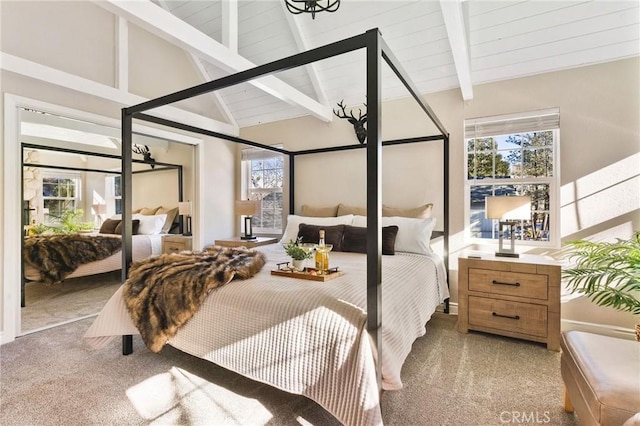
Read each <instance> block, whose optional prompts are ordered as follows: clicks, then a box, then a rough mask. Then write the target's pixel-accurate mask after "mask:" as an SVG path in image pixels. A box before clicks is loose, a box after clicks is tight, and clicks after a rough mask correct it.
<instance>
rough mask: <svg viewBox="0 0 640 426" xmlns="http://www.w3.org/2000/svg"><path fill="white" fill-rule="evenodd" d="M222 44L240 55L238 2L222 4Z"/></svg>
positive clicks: (226, 0) (231, 0)
mask: <svg viewBox="0 0 640 426" xmlns="http://www.w3.org/2000/svg"><path fill="white" fill-rule="evenodd" d="M222 44H223V45H224V46H226V47H227V48H228V49H229V50H231V51H232V52H234V53H238V0H225V1H223V2H222Z"/></svg>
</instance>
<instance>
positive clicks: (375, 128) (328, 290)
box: [85, 29, 449, 424]
mask: <svg viewBox="0 0 640 426" xmlns="http://www.w3.org/2000/svg"><path fill="white" fill-rule="evenodd" d="M357 49H366V72H367V76H366V77H367V83H366V88H367V93H366V96H367V108H368V111H367V113H368V128H367V143H366V144H364V145H348V146H339V147H329V148H318V149H308V150H301V151H288V150H285V149H279V148H274V147H271V146H267V145H263V144H260V143H257V142H253V141H249V140H245V139H241V138H238V137H234V136H228V135H224V134H221V133H218V132H213V131H209V130H205V129H199V128H196V127H193V126H189V125H185V124H182V123H178V122H175V121H171V120H166V119H160V118H157V117H154V116H152V115H148V114H146V113H144V111H148V110H151V109H153V108H157V107H159V106H162V105H166V104H170V103H173V102H177V101H180V100H184V99H187V98H190V97H193V96H196V95H200V94H204V93H207V92H211V91H214V90H218V89H221V88H224V87H229V86H232V85H234V84H238V83H241V82H246V81H248V80H251V79H254V78H258V77H261V76H264V75H268V74H272V73H274V72H277V71H281V70H285V69H289V68H293V67H297V66H302V65H306V64H309V63H312V62H315V61H319V60H322V59H327V58H331V57H333V56H336V55H340V54H344V53H348V52H351V51H354V50H357ZM383 59H384V61H386V63H387V64H388V65H389V66H390V68H391V70H392V71H393V72H394V73H395V74H396V75H397V76H398V78H399V79H400V81H401V82H402V83H403V84H404V85H405V86H406V88H407V90H408V91H409V93H410V94H411V96H412V97H413V98H414V99H415V100H416V102H417V103H418V105H419V106H420V108H421V109H422V110H423V111H424V112H425V113H426V115H427V116H428V118H429V119H430V120H431V122H432V123H433V124H434V125H435V126H436V127H437V128H438V131H439V132H440V133H439V134H438V135H435V136H425V137H416V138H409V139H401V140H392V141H384V142H383V141H382V137H381V135H382V133H381V96H380V91H381V67H382V60H383ZM134 118H135V119H139V120H143V121H148V122H152V123H156V124H160V125H164V126H168V127H172V128H176V129H181V130H185V131H189V132H195V133H199V134H203V135H207V136H212V137H215V138H220V139H225V140H228V141H232V142H236V143H241V144H246V145H250V146H254V147H259V148H263V149H266V150H271V151H275V152H279V153H281V154H283V155H286V156H287V157H288V159H289V207H290V216H289V219H290V220H289V223H288V225H287V229H286V230H285V236H287V235H290V234H291V233H292V232H293V234H292V235H295V234H296V232H297V231H296V229H293V230H292V229H291V227H294V226H297V227H300V226H302V225H299V223H300V221H301V220H302V221H304V223H305V224H311V225H319V226H325V227H328V226H337V227H338V228H339V227H342V228H341V229H342V230H343V232H344V229H345V228H346V227H348V226H351V227H358V228H360V229H366V231H365V238H366V242H364V244H363V245H361V250H360V252H361V253H363V254H358V253H353V252H340V251H337V252H333V253H332V259H334V260H335V262H336V263H337V264H340V265H341V266H342V269H343V270H345V271H347V272H346V273H345V274H344V275H343V276H341V277H339V278H336V279H334V280H331V281H327V282H324V283H322V284H317V283H314V282H311V281H305V280H301V279H297V278H282V277H279V276H273V275H270V274H269V269H274V268H275V264H276V263H278V262H280V261H283V260H285V259H286V257H285V254H284V251H283V248H282V246H281V245H280V244H275V245H271V246H261V247H260V248H259V249H260V251H261V252H263V253H264V254H265V255H266V259H267V260H266V265H265V266H264V267H263V268H262V270H260V271H259V272H258V273H256V274H255V275H254V276H253V277H251V278H248V279H246V280H242V281H234V282H233V284H230V285H226V286H222V287H220V288H216V290H215V291H212V292H211V293H209V294H208V296H206V299H205V300H204V301H203V302H202V305H201V306H200V307H199V310H197V311H196V312H195V313H193V316H192V317H191V319H190V320H189V321H188V322H187V323H186V324H185V325H184V326H183V327H182V328H180V329H179V330H177V332H176V333H175V335H172V336H171V337H169V340H168V343H169V344H171V345H172V346H175V347H177V348H178V349H181V350H183V351H185V352H188V353H191V354H193V355H195V356H198V357H201V358H203V359H207V360H209V361H212V362H215V363H216V364H220V365H222V366H224V367H226V368H229V369H232V370H234V371H236V372H239V373H240V374H243V375H246V376H248V377H251V378H254V379H255V380H259V381H262V382H265V383H268V384H270V385H273V386H275V387H279V388H281V389H284V390H287V391H289V392H292V393H298V394H303V395H305V396H307V397H309V398H311V399H314V400H315V401H316V402H318V403H319V404H320V405H322V406H323V407H324V408H325V409H327V410H328V411H329V412H331V413H332V414H333V415H334V416H336V418H338V419H339V420H340V421H341V422H343V423H345V424H379V423H381V412H380V405H379V391H380V389H381V388H382V389H398V388H400V387H401V381H400V368H401V366H402V363H403V362H404V359H405V358H406V356H407V355H408V353H409V351H410V350H411V344H412V343H413V341H414V340H415V339H416V338H417V337H419V336H421V335H423V334H424V332H425V329H424V325H425V323H426V322H427V321H428V319H429V318H430V316H431V314H432V313H433V312H435V309H436V306H438V305H439V304H440V303H443V302H445V303H446V304H445V306H446V311H447V312H448V295H449V293H448V288H447V283H446V270H447V269H448V265H447V253H448V234H449V224H448V215H449V207H448V202H449V198H448V189H449V179H448V173H449V172H448V170H449V166H448V163H449V154H448V152H449V135H448V133H447V132H446V130H445V128H444V127H443V125H442V124H441V123H440V121H439V120H438V118H437V117H436V116H435V114H434V113H433V111H432V110H431V108H430V107H429V106H428V105H427V104H426V103H425V102H424V100H423V99H422V97H421V96H420V94H419V93H418V91H417V89H416V87H415V85H414V84H413V83H412V82H411V80H410V79H409V76H408V75H407V73H406V72H405V71H404V69H403V68H402V67H401V66H400V64H399V63H398V61H397V59H396V58H395V56H394V55H393V54H392V52H391V51H390V50H389V47H388V46H387V45H386V43H385V42H384V40H383V39H382V37H381V35H380V33H379V31H378V29H372V30H369V31H367V32H366V33H364V34H361V35H357V36H355V37H351V38H348V39H345V40H342V41H338V42H336V43H332V44H329V45H326V46H323V47H319V48H316V49H312V50H309V51H306V52H303V53H299V54H297V55H294V56H291V57H288V58H284V59H281V60H277V61H274V62H271V63H268V64H265V65H261V66H258V67H255V68H252V69H249V70H246V71H242V72H239V73H236V74H233V75H230V76H227V77H223V78H220V79H218V80H215V81H212V82H208V83H204V84H201V85H199V86H195V87H192V88H189V89H186V90H183V91H180V92H176V93H173V94H170V95H166V96H163V97H160V98H158V99H155V100H151V101H148V102H145V103H142V104H139V105H135V106H132V107H129V108H124V109H123V110H122V140H123V145H122V149H123V155H122V161H123V166H122V167H123V212H124V215H123V217H124V223H125V226H124V229H123V240H124V246H123V253H122V255H123V259H122V260H123V271H126V270H128V269H129V268H130V267H131V272H132V273H133V274H134V275H138V274H139V272H140V269H143V268H146V267H147V265H144V264H142V263H140V262H136V263H135V264H133V265H132V251H131V250H132V246H131V231H132V224H131V220H130V216H131V191H130V188H131V164H130V161H131V153H130V147H131V129H132V120H133V119H134ZM429 141H442V143H443V145H444V146H443V152H444V155H443V156H444V158H443V175H444V176H443V195H442V197H443V206H442V208H443V211H444V223H443V231H444V232H443V236H442V238H443V245H444V261H442V260H438V256H435V255H434V254H433V253H431V252H430V251H429V248H428V247H425V246H424V244H423V243H424V239H425V238H426V240H427V241H428V240H429V239H430V237H431V234H432V231H433V226H434V225H435V220H433V219H432V220H429V219H424V220H418V219H415V220H416V221H418V222H414V223H412V225H411V226H417V227H419V228H420V229H421V230H422V232H420V233H413V232H409V233H408V234H407V233H405V234H404V236H401V235H400V233H399V234H398V236H397V238H407V235H409V237H415V238H418V239H421V240H422V243H421V245H420V247H422V248H418V249H411V248H410V247H413V246H412V244H413V242H409V243H405V245H404V246H403V247H409V248H407V249H406V250H407V252H402V250H397V252H396V253H395V255H385V256H384V259H383V252H382V250H383V226H385V225H387V224H392V225H394V224H395V225H397V223H394V221H395V222H401V220H400V219H398V218H386V219H387V222H386V223H385V221H384V220H383V217H382V199H381V188H380V183H381V157H382V151H383V150H382V148H383V147H386V146H392V145H398V144H407V143H418V142H429ZM350 149H365V150H366V165H367V172H366V173H367V180H366V182H367V204H366V216H360V217H356V216H354V215H346V216H338V217H331V218H309V217H305V218H302V219H300V218H299V217H295V216H294V215H293V213H294V206H295V200H294V194H295V191H294V185H295V163H296V158H297V157H298V156H300V155H312V154H315V153H326V152H337V151H343V150H350ZM398 228H399V229H403V225H402V224H401V225H400V226H399V227H398V226H396V229H398ZM415 229H418V228H415ZM340 235H341V237H340V238H346V234H340ZM284 238H285V237H283V240H284ZM281 242H282V241H281ZM285 242H286V241H285ZM398 244H400V243H399V242H398V241H397V240H396V248H397V247H398ZM214 251H215V248H214ZM189 255H190V253H186V252H185V253H183V254H177V255H172V256H178V257H176V258H174V259H173V260H174V261H176V262H178V263H180V262H182V261H184V257H188V256H189ZM163 256H167V255H163ZM180 256H182V257H180ZM332 261H333V260H332ZM147 277H149V278H150V279H153V278H152V277H153V274H152V273H150V275H147ZM365 283H366V285H365ZM128 284H129V287H128V286H127V284H125V285H124V286H123V288H121V290H119V291H118V293H116V295H114V297H113V298H112V299H111V300H110V301H109V302H108V304H107V305H106V306H105V308H104V309H103V311H102V312H101V314H100V315H99V316H98V318H97V319H96V321H95V322H94V323H93V325H92V326H91V328H90V329H89V331H88V332H87V334H86V335H85V339H86V341H87V342H88V343H90V344H91V345H93V346H95V347H100V346H104V345H105V344H106V343H107V342H108V341H109V340H111V339H112V338H113V337H114V336H117V335H122V336H123V353H124V354H129V353H131V352H132V336H131V334H134V333H137V332H138V330H140V328H136V326H135V325H134V323H133V321H132V318H131V316H133V314H131V316H130V315H129V313H130V312H131V311H128V308H127V306H126V305H127V304H128V303H129V302H130V300H129V299H126V298H125V296H123V294H122V293H123V292H127V291H128V289H130V285H131V283H129V282H128ZM123 289H124V290H123ZM385 289H386V290H385ZM383 294H384V303H383ZM125 300H126V302H125ZM383 312H384V319H385V321H384V322H383ZM145 343H146V340H145ZM147 346H148V347H150V346H149V345H147Z"/></svg>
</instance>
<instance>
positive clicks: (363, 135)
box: [333, 99, 367, 144]
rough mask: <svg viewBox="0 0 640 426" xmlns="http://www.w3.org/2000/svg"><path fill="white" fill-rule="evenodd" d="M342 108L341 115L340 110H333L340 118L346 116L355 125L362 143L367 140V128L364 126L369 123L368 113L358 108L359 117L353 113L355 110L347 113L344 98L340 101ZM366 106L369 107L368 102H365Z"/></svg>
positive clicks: (354, 127) (339, 104)
mask: <svg viewBox="0 0 640 426" xmlns="http://www.w3.org/2000/svg"><path fill="white" fill-rule="evenodd" d="M338 106H339V107H340V109H342V115H340V111H338V110H335V109H334V110H333V113H334V114H335V115H336V116H337V117H339V118H346V119H347V121H348V122H349V123H351V124H352V125H353V129H354V130H355V131H356V137H357V138H358V141H359V142H360V143H361V144H364V142H365V141H366V140H367V128H366V127H365V126H364V125H365V124H367V113H366V112H365V113H364V115H363V114H362V110H361V109H359V108H358V118H356V117H355V116H354V115H353V110H351V111H349V115H347V111H345V108H346V107H345V105H344V99H343V100H341V101H340V102H339V103H338ZM364 107H365V108H366V107H367V104H364Z"/></svg>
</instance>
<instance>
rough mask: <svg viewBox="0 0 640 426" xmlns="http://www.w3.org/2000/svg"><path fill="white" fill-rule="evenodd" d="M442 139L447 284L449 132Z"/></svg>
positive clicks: (445, 304)
mask: <svg viewBox="0 0 640 426" xmlns="http://www.w3.org/2000/svg"><path fill="white" fill-rule="evenodd" d="M442 136H443V137H444V139H442V142H443V143H444V146H443V151H444V152H443V153H442V170H443V174H444V184H443V188H442V189H443V191H444V194H443V198H444V200H443V202H444V224H443V225H444V229H443V230H444V241H443V244H444V245H443V249H442V255H443V256H444V268H445V271H447V285H448V284H449V277H450V276H451V274H450V272H449V134H448V133H447V134H446V135H442ZM444 313H445V314H448V313H449V298H448V297H447V298H446V299H445V300H444Z"/></svg>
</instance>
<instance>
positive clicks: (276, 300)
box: [84, 244, 449, 425]
mask: <svg viewBox="0 0 640 426" xmlns="http://www.w3.org/2000/svg"><path fill="white" fill-rule="evenodd" d="M259 249H260V251H263V252H264V253H265V254H266V256H267V259H268V262H267V264H266V265H265V267H264V268H263V269H262V271H260V273H258V274H257V275H256V276H255V277H253V278H251V279H248V280H244V281H232V282H231V283H229V284H227V285H226V286H223V287H221V288H219V289H216V290H214V291H212V292H211V293H210V294H209V295H208V297H207V299H206V300H205V302H204V304H203V305H202V306H201V307H200V309H199V311H198V312H196V314H195V315H194V317H193V318H192V319H191V320H190V321H189V322H188V323H187V324H186V325H185V326H184V327H183V328H182V329H180V330H179V331H178V333H177V335H176V336H175V337H174V338H173V339H171V340H170V341H169V344H171V345H172V346H174V347H176V348H178V349H180V350H182V351H184V352H187V353H189V354H192V355H195V356H197V357H200V358H203V359H206V360H208V361H211V362H214V363H216V364H218V365H220V366H222V367H225V368H228V369H230V370H233V371H236V372H238V373H240V374H242V375H244V376H247V377H250V378H252V379H254V380H257V381H260V382H264V383H267V384H270V385H272V386H275V387H277V388H279V389H283V390H285V391H288V392H291V393H295V394H301V395H305V396H307V397H309V398H311V399H313V400H315V401H316V402H318V403H319V404H320V405H322V406H323V407H324V408H325V409H327V410H328V411H329V412H331V413H332V414H333V415H334V416H335V417H336V418H337V419H338V420H340V421H341V422H343V423H344V424H349V425H351V424H353V425H359V424H380V423H381V422H382V420H381V413H380V405H379V390H378V384H377V380H376V363H377V358H378V354H377V353H375V351H374V349H373V346H372V345H371V339H370V337H369V335H368V333H367V330H366V255H362V254H355V253H338V252H335V253H331V265H332V266H338V267H339V268H340V270H341V271H343V272H344V275H343V276H341V277H339V278H336V279H333V280H330V281H326V282H315V281H308V280H301V279H296V278H289V277H281V276H274V275H271V274H270V271H271V270H272V269H276V264H277V263H279V262H283V261H287V260H288V258H287V256H286V255H285V253H284V250H283V248H282V246H280V245H279V244H274V245H270V246H262V247H260V248H259ZM382 265H383V273H382V330H381V336H382V363H381V371H382V379H383V382H382V387H383V389H387V390H393V389H400V388H401V387H402V381H401V379H400V370H401V367H402V364H403V363H404V360H405V359H406V357H407V355H408V354H409V352H410V350H411V346H412V344H413V342H414V340H415V339H416V338H417V337H419V336H422V335H423V334H424V333H425V324H426V323H427V321H428V320H429V318H430V317H431V315H432V314H433V313H434V312H435V310H436V307H437V306H438V305H439V304H441V303H442V302H443V301H444V299H446V298H447V297H449V291H448V288H447V283H446V275H445V274H446V272H445V269H444V265H443V263H442V261H441V259H440V258H439V257H438V256H437V255H435V254H431V255H417V254H408V253H396V255H395V256H383V257H382ZM126 334H138V333H137V329H136V328H135V326H134V325H133V323H132V321H131V319H130V317H129V315H128V312H127V310H126V307H125V304H124V300H123V298H122V288H120V290H118V291H117V292H116V294H114V296H113V297H112V298H111V299H110V301H109V302H108V303H107V305H105V307H104V309H103V310H102V312H101V313H100V315H99V316H98V317H97V318H96V320H95V321H94V323H93V324H92V325H91V327H90V329H89V330H88V331H87V333H86V334H85V336H84V338H85V340H86V341H87V342H88V343H89V344H90V345H91V346H93V347H95V348H100V347H104V346H105V345H106V344H107V343H108V342H109V341H110V340H111V339H112V338H113V337H115V336H120V335H126Z"/></svg>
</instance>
